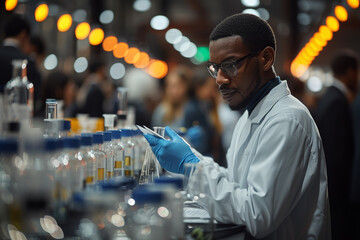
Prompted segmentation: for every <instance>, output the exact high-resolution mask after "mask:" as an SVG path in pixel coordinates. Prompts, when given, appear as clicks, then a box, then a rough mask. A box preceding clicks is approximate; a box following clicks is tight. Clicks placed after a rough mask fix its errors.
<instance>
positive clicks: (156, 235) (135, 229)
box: [125, 187, 170, 240]
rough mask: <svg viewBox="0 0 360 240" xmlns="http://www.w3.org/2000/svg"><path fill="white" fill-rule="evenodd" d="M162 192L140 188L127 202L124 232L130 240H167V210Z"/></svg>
mask: <svg viewBox="0 0 360 240" xmlns="http://www.w3.org/2000/svg"><path fill="white" fill-rule="evenodd" d="M164 200H165V195H164V193H163V192H162V191H157V190H154V189H148V188H146V187H141V188H138V189H135V190H134V191H133V194H132V198H131V199H129V200H128V205H129V206H128V208H127V209H126V219H125V222H126V227H125V231H126V233H127V235H128V236H129V237H130V238H131V239H139V240H143V239H157V240H162V239H169V236H168V235H167V234H166V233H167V231H168V229H169V226H170V224H169V221H168V216H169V213H170V212H169V210H168V209H167V208H166V207H164Z"/></svg>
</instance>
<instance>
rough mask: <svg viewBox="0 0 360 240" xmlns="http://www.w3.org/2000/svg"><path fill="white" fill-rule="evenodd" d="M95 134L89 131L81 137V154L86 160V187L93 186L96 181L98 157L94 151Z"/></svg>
mask: <svg viewBox="0 0 360 240" xmlns="http://www.w3.org/2000/svg"><path fill="white" fill-rule="evenodd" d="M92 142H93V136H92V135H91V134H88V133H82V134H81V138H80V146H81V147H80V151H79V155H80V158H82V160H85V162H86V167H85V184H86V188H91V187H92V186H93V185H94V183H95V181H96V158H95V155H94V154H93V153H92V151H91V148H92Z"/></svg>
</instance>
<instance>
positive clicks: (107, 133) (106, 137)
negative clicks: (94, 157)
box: [104, 132, 112, 142]
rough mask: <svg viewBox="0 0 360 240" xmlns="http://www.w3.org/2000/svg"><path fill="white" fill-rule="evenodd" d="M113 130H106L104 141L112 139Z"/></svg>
mask: <svg viewBox="0 0 360 240" xmlns="http://www.w3.org/2000/svg"><path fill="white" fill-rule="evenodd" d="M111 135H112V134H111V132H104V142H109V141H111Z"/></svg>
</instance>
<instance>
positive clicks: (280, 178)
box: [189, 81, 331, 240]
mask: <svg viewBox="0 0 360 240" xmlns="http://www.w3.org/2000/svg"><path fill="white" fill-rule="evenodd" d="M247 115H248V114H247V112H246V113H245V114H244V115H243V116H242V117H241V118H240V119H239V121H238V123H237V125H236V127H235V130H234V134H233V138H232V142H231V145H230V148H229V150H228V152H227V155H226V157H227V162H228V168H223V167H220V166H219V165H218V164H216V163H215V162H214V161H213V159H211V158H209V157H203V156H201V155H199V153H196V155H197V156H198V157H199V158H200V162H199V163H198V168H197V170H196V171H195V173H194V177H191V179H190V181H189V189H190V191H203V192H204V193H206V194H207V195H210V196H211V197H212V198H213V199H214V200H215V202H214V216H215V219H216V220H217V221H219V222H223V223H235V224H239V225H245V226H246V229H247V231H248V232H249V233H250V234H251V235H252V236H253V237H255V238H259V239H274V240H275V239H276V240H292V239H324V240H325V239H326V240H329V239H331V233H330V215H329V207H328V195H327V174H326V164H325V156H324V153H323V147H322V143H321V139H320V135H319V133H318V130H317V127H316V125H315V123H314V121H313V119H312V117H311V115H310V113H309V111H308V110H307V108H306V107H305V106H304V105H303V104H302V103H300V102H299V101H298V100H297V99H296V98H294V97H293V96H292V95H291V94H290V90H289V89H288V87H287V83H286V81H282V82H281V83H280V84H279V85H278V86H276V87H275V88H273V89H272V90H271V91H270V93H269V94H268V95H266V96H265V97H264V98H263V99H262V100H261V101H260V102H259V103H258V104H257V106H256V107H255V109H254V110H253V112H252V113H251V115H250V116H249V117H248V116H247ZM200 172H201V173H202V174H203V176H204V178H205V181H204V184H198V183H197V182H196V181H195V179H198V177H199V176H196V175H197V174H200ZM201 185H202V186H201ZM200 188H202V189H200ZM201 201H202V200H200V202H201ZM203 204H205V203H203Z"/></svg>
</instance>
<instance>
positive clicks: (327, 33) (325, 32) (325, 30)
mask: <svg viewBox="0 0 360 240" xmlns="http://www.w3.org/2000/svg"><path fill="white" fill-rule="evenodd" d="M319 33H320V35H321V37H322V38H323V39H325V40H327V41H329V40H331V39H332V38H333V33H332V31H331V30H330V28H329V27H328V26H325V25H321V26H320V28H319Z"/></svg>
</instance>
